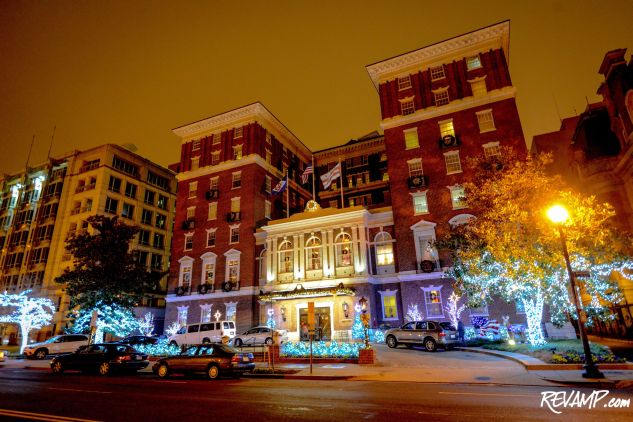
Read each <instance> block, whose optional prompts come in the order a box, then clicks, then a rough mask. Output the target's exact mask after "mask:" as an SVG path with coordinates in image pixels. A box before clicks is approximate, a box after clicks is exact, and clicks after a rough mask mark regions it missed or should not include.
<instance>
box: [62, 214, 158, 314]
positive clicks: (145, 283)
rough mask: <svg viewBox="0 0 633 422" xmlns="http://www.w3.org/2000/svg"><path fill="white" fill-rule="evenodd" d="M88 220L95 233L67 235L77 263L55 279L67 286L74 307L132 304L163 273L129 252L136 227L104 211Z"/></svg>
mask: <svg viewBox="0 0 633 422" xmlns="http://www.w3.org/2000/svg"><path fill="white" fill-rule="evenodd" d="M87 221H88V223H89V224H90V226H92V228H93V229H94V234H90V233H88V232H86V233H83V234H80V235H78V236H72V237H71V238H70V239H68V241H67V242H66V245H67V246H66V248H67V249H68V251H69V252H70V253H72V254H73V256H74V266H73V268H67V269H66V271H65V272H64V274H62V275H61V276H59V277H57V279H56V280H55V281H56V282H57V283H60V284H63V285H64V286H65V288H66V292H67V293H68V295H69V296H70V297H71V308H74V307H76V306H80V307H81V308H85V309H92V308H94V307H95V306H96V305H97V304H98V303H102V304H106V305H110V304H118V305H121V306H122V307H124V308H131V307H133V306H134V305H135V304H136V303H137V302H138V301H139V300H140V299H141V297H142V296H143V295H144V294H146V293H148V292H150V291H152V290H153V289H154V288H155V287H156V285H157V283H158V281H159V280H160V278H161V277H162V275H163V274H157V273H150V272H148V271H147V270H146V269H145V268H144V267H142V266H141V265H140V264H139V263H138V262H137V260H136V259H135V256H134V254H133V253H131V252H130V250H129V243H130V241H131V240H132V237H133V236H134V235H135V234H136V233H137V232H138V229H137V228H136V227H133V226H129V225H127V224H124V223H123V222H121V221H119V220H118V219H117V217H112V218H110V217H106V216H101V215H96V216H92V217H89V218H88V220H87Z"/></svg>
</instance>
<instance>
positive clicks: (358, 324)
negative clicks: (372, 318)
mask: <svg viewBox="0 0 633 422" xmlns="http://www.w3.org/2000/svg"><path fill="white" fill-rule="evenodd" d="M354 310H355V311H356V312H355V314H354V324H353V325H352V339H354V340H359V339H364V338H365V326H364V325H363V321H361V320H360V316H361V311H360V306H358V305H356V306H355V307H354Z"/></svg>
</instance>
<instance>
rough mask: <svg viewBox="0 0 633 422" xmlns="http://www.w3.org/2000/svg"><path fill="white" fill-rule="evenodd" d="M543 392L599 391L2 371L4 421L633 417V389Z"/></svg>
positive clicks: (0, 415) (1, 412)
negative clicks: (579, 402)
mask: <svg viewBox="0 0 633 422" xmlns="http://www.w3.org/2000/svg"><path fill="white" fill-rule="evenodd" d="M546 391H547V392H552V393H551V394H553V392H559V394H566V397H567V398H572V396H571V394H572V393H573V392H574V391H577V392H582V393H584V394H586V395H589V394H591V393H592V392H593V391H594V390H592V389H578V388H561V387H553V386H552V387H533V386H517V385H512V386H507V385H496V384H483V385H482V384H479V385H476V384H446V383H413V382H378V381H306V380H283V379H245V378H243V379H238V380H234V379H221V380H217V381H208V380H206V379H203V378H185V377H173V378H170V379H169V380H159V379H157V378H155V377H154V376H153V375H151V374H141V375H135V376H134V375H131V376H113V377H99V376H97V375H85V374H79V373H66V374H64V375H62V376H54V375H52V374H51V373H50V372H48V371H38V370H25V369H8V368H4V369H2V370H0V420H3V421H4V420H7V421H8V420H10V421H16V420H34V419H35V420H55V421H61V420H65V421H68V420H69V419H66V418H77V419H80V420H100V421H173V420H178V421H189V420H192V421H203V420H216V421H226V420H238V421H251V420H253V421H260V420H266V421H286V420H292V421H295V420H306V421H329V420H337V421H346V420H352V421H356V420H379V421H385V420H387V421H409V420H416V421H417V420H429V421H461V420H468V421H496V420H499V421H500V420H503V421H524V420H525V421H550V420H554V419H559V420H574V421H601V422H606V421H630V420H632V415H633V413H632V411H633V410H632V408H631V407H630V406H633V405H631V404H629V407H624V408H619V409H614V408H605V407H604V405H605V404H607V403H608V400H609V399H611V398H622V399H627V400H630V399H632V398H633V391H630V390H617V391H612V392H609V393H608V396H607V397H606V398H603V399H602V400H601V401H599V402H598V405H597V406H596V407H595V408H592V409H588V408H587V407H588V405H584V406H583V407H582V408H569V407H568V408H564V407H562V406H561V407H557V408H554V410H556V411H559V412H562V413H561V414H555V413H553V411H552V410H550V409H549V408H548V406H547V404H546V403H543V402H542V393H543V392H546ZM550 402H553V399H552V400H550ZM25 412H29V413H28V414H27V413H25ZM77 419H75V420H77Z"/></svg>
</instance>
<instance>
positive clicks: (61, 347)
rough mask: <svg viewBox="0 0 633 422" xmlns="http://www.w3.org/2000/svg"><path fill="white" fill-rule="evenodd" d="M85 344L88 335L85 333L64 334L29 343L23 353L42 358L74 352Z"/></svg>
mask: <svg viewBox="0 0 633 422" xmlns="http://www.w3.org/2000/svg"><path fill="white" fill-rule="evenodd" d="M87 344H88V336H87V335H85V334H65V335H61V336H55V337H51V338H49V339H48V340H46V341H43V342H41V343H33V344H29V345H28V346H26V347H25V348H24V354H25V355H26V357H27V358H35V359H44V358H46V356H47V355H56V354H58V353H71V352H74V351H75V350H77V348H78V347H79V346H85V345H87Z"/></svg>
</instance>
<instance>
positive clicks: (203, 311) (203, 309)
mask: <svg viewBox="0 0 633 422" xmlns="http://www.w3.org/2000/svg"><path fill="white" fill-rule="evenodd" d="M212 306H213V305H212V304H210V303H205V304H204V305H200V322H201V323H205V322H211V307H212Z"/></svg>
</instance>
